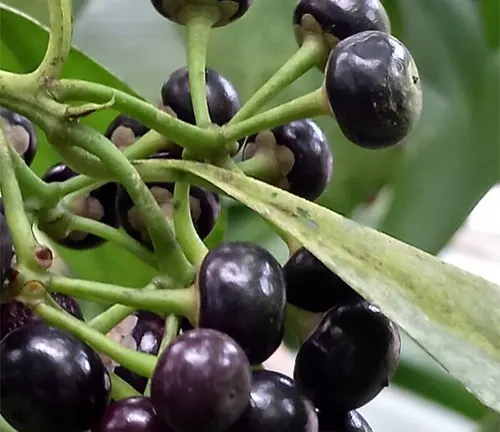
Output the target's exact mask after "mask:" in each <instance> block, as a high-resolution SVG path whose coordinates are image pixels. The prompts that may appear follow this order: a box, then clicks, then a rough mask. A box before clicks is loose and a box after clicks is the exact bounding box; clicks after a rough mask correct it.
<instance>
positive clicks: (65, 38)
mask: <svg viewBox="0 0 500 432" xmlns="http://www.w3.org/2000/svg"><path fill="white" fill-rule="evenodd" d="M48 3H49V18H50V37H49V44H48V46H47V51H46V53H45V57H44V58H43V60H42V62H41V63H40V65H39V66H38V68H37V69H36V70H35V72H34V75H36V76H37V77H39V78H41V79H43V80H46V79H54V78H59V77H60V76H61V72H62V69H63V66H64V62H65V61H66V59H67V58H68V56H69V53H70V50H71V39H72V36H73V8H72V1H71V0H49V2H48Z"/></svg>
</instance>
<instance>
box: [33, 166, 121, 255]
mask: <svg viewBox="0 0 500 432" xmlns="http://www.w3.org/2000/svg"><path fill="white" fill-rule="evenodd" d="M76 175H78V174H77V173H76V172H75V171H73V170H72V169H71V168H69V167H68V166H67V165H64V164H62V163H59V164H56V165H54V166H52V167H51V168H50V169H49V170H48V171H47V172H46V173H45V175H44V176H43V177H42V179H43V180H44V181H46V182H47V183H54V182H63V181H66V180H69V179H70V178H72V177H75V176H76ZM116 189H117V186H116V184H114V183H107V184H105V185H103V186H101V187H99V188H97V189H95V190H93V191H92V192H90V194H89V195H85V196H82V197H80V198H77V199H76V200H75V201H74V202H73V203H71V206H72V207H71V210H72V211H74V212H75V213H76V214H78V215H79V216H83V217H89V218H91V219H94V220H98V221H99V222H102V223H104V224H106V225H109V226H112V227H116V226H117V225H118V220H117V217H116V212H115V206H114V202H115V197H116ZM54 241H56V242H57V243H59V244H61V245H63V246H65V247H67V248H70V249H91V248H95V247H97V246H100V245H102V244H103V243H105V242H106V240H104V239H102V238H101V237H98V236H96V235H93V234H85V233H76V232H72V233H70V234H69V235H68V236H67V237H66V238H64V239H54Z"/></svg>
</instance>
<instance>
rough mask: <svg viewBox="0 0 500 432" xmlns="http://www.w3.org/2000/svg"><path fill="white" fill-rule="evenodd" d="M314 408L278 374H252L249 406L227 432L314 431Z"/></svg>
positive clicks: (264, 372) (288, 380) (316, 421)
mask: <svg viewBox="0 0 500 432" xmlns="http://www.w3.org/2000/svg"><path fill="white" fill-rule="evenodd" d="M317 431H318V420H317V417H316V413H315V412H314V407H313V405H312V404H311V403H310V402H309V401H308V400H307V399H306V398H305V397H304V396H303V395H302V394H301V393H300V391H299V390H298V388H297V387H296V385H295V383H294V382H293V380H292V379H290V378H289V377H287V376H285V375H283V374H280V373H278V372H272V371H267V370H256V371H253V372H252V388H251V390H250V403H249V405H248V407H247V409H246V410H245V412H244V413H243V415H242V416H241V418H240V419H239V420H238V421H237V422H236V424H234V425H233V426H232V427H231V428H230V429H229V430H228V431H227V432H317Z"/></svg>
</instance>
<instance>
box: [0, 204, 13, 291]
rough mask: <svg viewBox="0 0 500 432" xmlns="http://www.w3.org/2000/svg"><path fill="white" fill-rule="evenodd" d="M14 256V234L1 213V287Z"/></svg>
mask: <svg viewBox="0 0 500 432" xmlns="http://www.w3.org/2000/svg"><path fill="white" fill-rule="evenodd" d="M2 205H3V203H2ZM12 258H14V250H13V246H12V235H11V233H10V229H9V226H8V225H7V219H6V217H5V216H4V215H3V214H1V213H0V288H1V287H2V286H3V283H4V281H5V279H6V278H7V273H8V271H9V269H10V266H11V264H12Z"/></svg>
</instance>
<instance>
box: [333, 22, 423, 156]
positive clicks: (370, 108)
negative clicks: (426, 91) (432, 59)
mask: <svg viewBox="0 0 500 432" xmlns="http://www.w3.org/2000/svg"><path fill="white" fill-rule="evenodd" d="M324 90H325V92H326V97H327V99H328V101H329V103H330V108H331V111H332V114H333V115H334V116H335V118H336V119H337V122H338V124H339V127H340V129H341V130H342V132H343V134H344V135H345V137H346V138H347V139H348V140H349V141H351V142H353V143H354V144H356V145H358V146H360V147H365V148H383V147H389V146H392V145H395V144H397V143H399V142H400V141H402V140H403V139H404V138H405V137H406V136H407V135H408V134H409V133H410V131H411V130H412V129H413V127H414V126H415V124H416V123H417V121H418V119H419V117H420V112H421V110H422V89H421V85H420V78H419V74H418V70H417V67H416V65H415V62H414V60H413V58H412V56H411V54H410V52H409V51H408V49H407V48H406V47H405V46H404V45H403V44H402V43H401V42H400V41H399V40H397V39H396V38H395V37H393V36H391V35H389V34H387V33H382V32H379V31H368V32H363V33H358V34H356V35H354V36H351V37H349V38H347V39H344V40H343V41H341V42H339V44H338V45H337V47H336V48H335V49H334V50H333V51H332V53H331V54H330V58H329V59H328V63H327V67H326V70H325V81H324Z"/></svg>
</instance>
